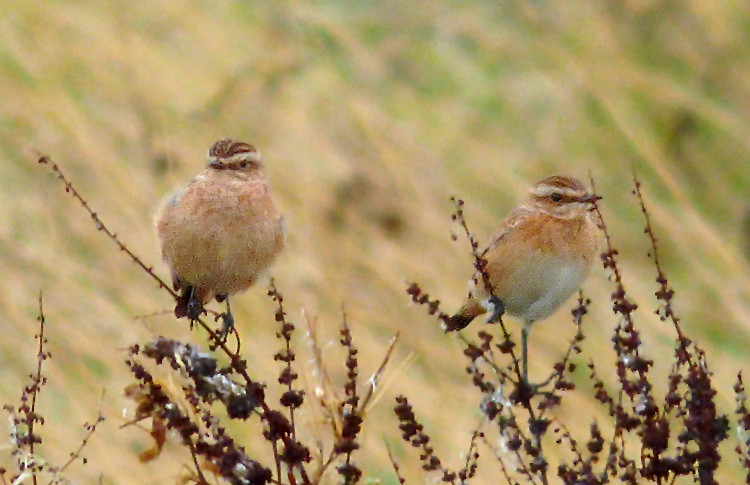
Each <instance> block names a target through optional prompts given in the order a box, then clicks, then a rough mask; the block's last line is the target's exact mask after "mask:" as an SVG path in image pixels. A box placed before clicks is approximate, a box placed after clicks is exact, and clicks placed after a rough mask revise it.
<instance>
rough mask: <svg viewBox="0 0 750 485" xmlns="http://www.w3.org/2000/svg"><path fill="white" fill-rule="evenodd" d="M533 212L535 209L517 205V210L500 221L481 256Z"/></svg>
mask: <svg viewBox="0 0 750 485" xmlns="http://www.w3.org/2000/svg"><path fill="white" fill-rule="evenodd" d="M532 214H534V211H533V210H531V209H529V208H527V207H523V206H522V207H517V208H516V209H515V210H513V211H511V212H510V213H509V214H508V215H507V216H505V219H503V222H501V223H500V226H499V227H498V228H497V229H496V230H495V232H494V233H493V234H492V236H491V237H490V241H489V243H488V244H487V247H486V248H485V249H484V251H482V254H481V256H484V255H485V254H487V251H489V250H490V249H491V248H492V247H493V246H494V245H496V244H497V243H498V241H500V240H501V239H503V238H505V237H507V235H508V234H510V233H511V232H513V230H514V229H515V228H517V227H518V226H519V225H520V224H521V223H522V222H523V221H524V220H526V219H527V218H528V217H529V216H531V215H532Z"/></svg>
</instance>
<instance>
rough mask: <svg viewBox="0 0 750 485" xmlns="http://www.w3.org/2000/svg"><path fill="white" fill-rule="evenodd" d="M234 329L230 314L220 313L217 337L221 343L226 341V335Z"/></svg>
mask: <svg viewBox="0 0 750 485" xmlns="http://www.w3.org/2000/svg"><path fill="white" fill-rule="evenodd" d="M232 329H234V317H233V316H232V313H231V312H227V313H222V314H221V331H220V332H219V337H220V339H221V341H222V342H224V341H226V339H227V335H229V332H231V331H232Z"/></svg>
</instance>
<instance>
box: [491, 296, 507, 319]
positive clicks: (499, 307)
mask: <svg viewBox="0 0 750 485" xmlns="http://www.w3.org/2000/svg"><path fill="white" fill-rule="evenodd" d="M489 302H490V304H491V305H492V315H490V318H489V319H488V320H487V323H494V322H499V321H501V320H502V319H503V315H505V303H503V302H502V300H500V298H498V297H496V296H495V295H492V296H490V298H489Z"/></svg>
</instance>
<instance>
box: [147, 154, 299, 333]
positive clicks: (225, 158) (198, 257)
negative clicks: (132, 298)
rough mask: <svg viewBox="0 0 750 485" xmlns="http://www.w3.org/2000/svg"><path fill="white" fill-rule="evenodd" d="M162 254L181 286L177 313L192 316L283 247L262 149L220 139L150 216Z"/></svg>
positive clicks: (235, 288)
mask: <svg viewBox="0 0 750 485" xmlns="http://www.w3.org/2000/svg"><path fill="white" fill-rule="evenodd" d="M156 228H157V232H158V235H159V240H160V242H161V249H162V257H163V259H164V261H165V262H166V263H167V264H168V265H169V267H170V269H171V271H172V281H173V284H174V288H175V291H181V294H180V298H179V300H178V302H177V306H176V307H175V315H176V316H177V317H178V318H180V317H183V316H187V317H188V318H189V319H190V320H195V319H197V318H198V317H199V316H200V314H201V312H202V311H203V305H205V304H206V303H208V302H210V301H211V300H212V299H213V298H216V300H217V301H219V302H221V301H223V300H226V301H227V311H226V313H225V314H224V317H225V319H224V322H225V327H229V326H231V325H232V324H233V321H234V320H233V318H232V313H231V309H230V307H229V299H228V297H229V295H232V294H235V293H239V292H241V291H245V290H246V289H248V288H249V287H250V286H251V285H252V284H253V283H255V282H256V281H257V280H258V277H259V276H260V275H261V274H263V272H264V271H265V270H266V269H268V268H269V266H271V263H273V261H274V260H275V259H276V257H277V256H278V255H279V253H280V252H281V250H282V249H283V248H284V241H285V232H284V227H283V221H282V218H281V217H280V216H279V212H278V211H277V209H276V206H275V205H274V203H273V199H271V193H270V190H269V186H268V182H267V181H266V179H265V175H264V173H263V163H262V160H261V156H260V152H259V151H258V150H256V149H255V148H254V147H253V146H252V145H249V144H247V143H243V142H239V141H235V140H220V141H217V142H216V143H214V145H213V146H212V147H211V149H210V150H209V152H208V163H207V165H206V167H205V169H204V170H203V171H202V172H201V173H199V174H198V176H197V177H195V178H194V179H193V181H192V182H190V183H189V184H188V186H187V187H185V188H183V189H181V190H180V191H178V192H177V193H176V194H175V195H174V196H173V197H172V198H171V199H170V200H169V201H168V202H167V203H166V204H165V205H164V207H163V208H162V209H161V211H160V213H159V214H158V216H157V218H156Z"/></svg>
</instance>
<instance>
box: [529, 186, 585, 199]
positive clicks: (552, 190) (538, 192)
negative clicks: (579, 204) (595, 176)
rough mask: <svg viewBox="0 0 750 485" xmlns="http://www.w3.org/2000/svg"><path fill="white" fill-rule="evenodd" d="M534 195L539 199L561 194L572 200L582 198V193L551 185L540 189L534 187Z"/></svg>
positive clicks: (532, 191)
mask: <svg viewBox="0 0 750 485" xmlns="http://www.w3.org/2000/svg"><path fill="white" fill-rule="evenodd" d="M531 193H532V195H535V196H537V197H546V196H548V195H552V194H560V195H562V196H563V197H571V198H577V197H581V195H582V194H581V191H579V190H575V189H570V188H563V187H554V186H551V185H541V186H538V187H534V188H533V189H532V190H531Z"/></svg>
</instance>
